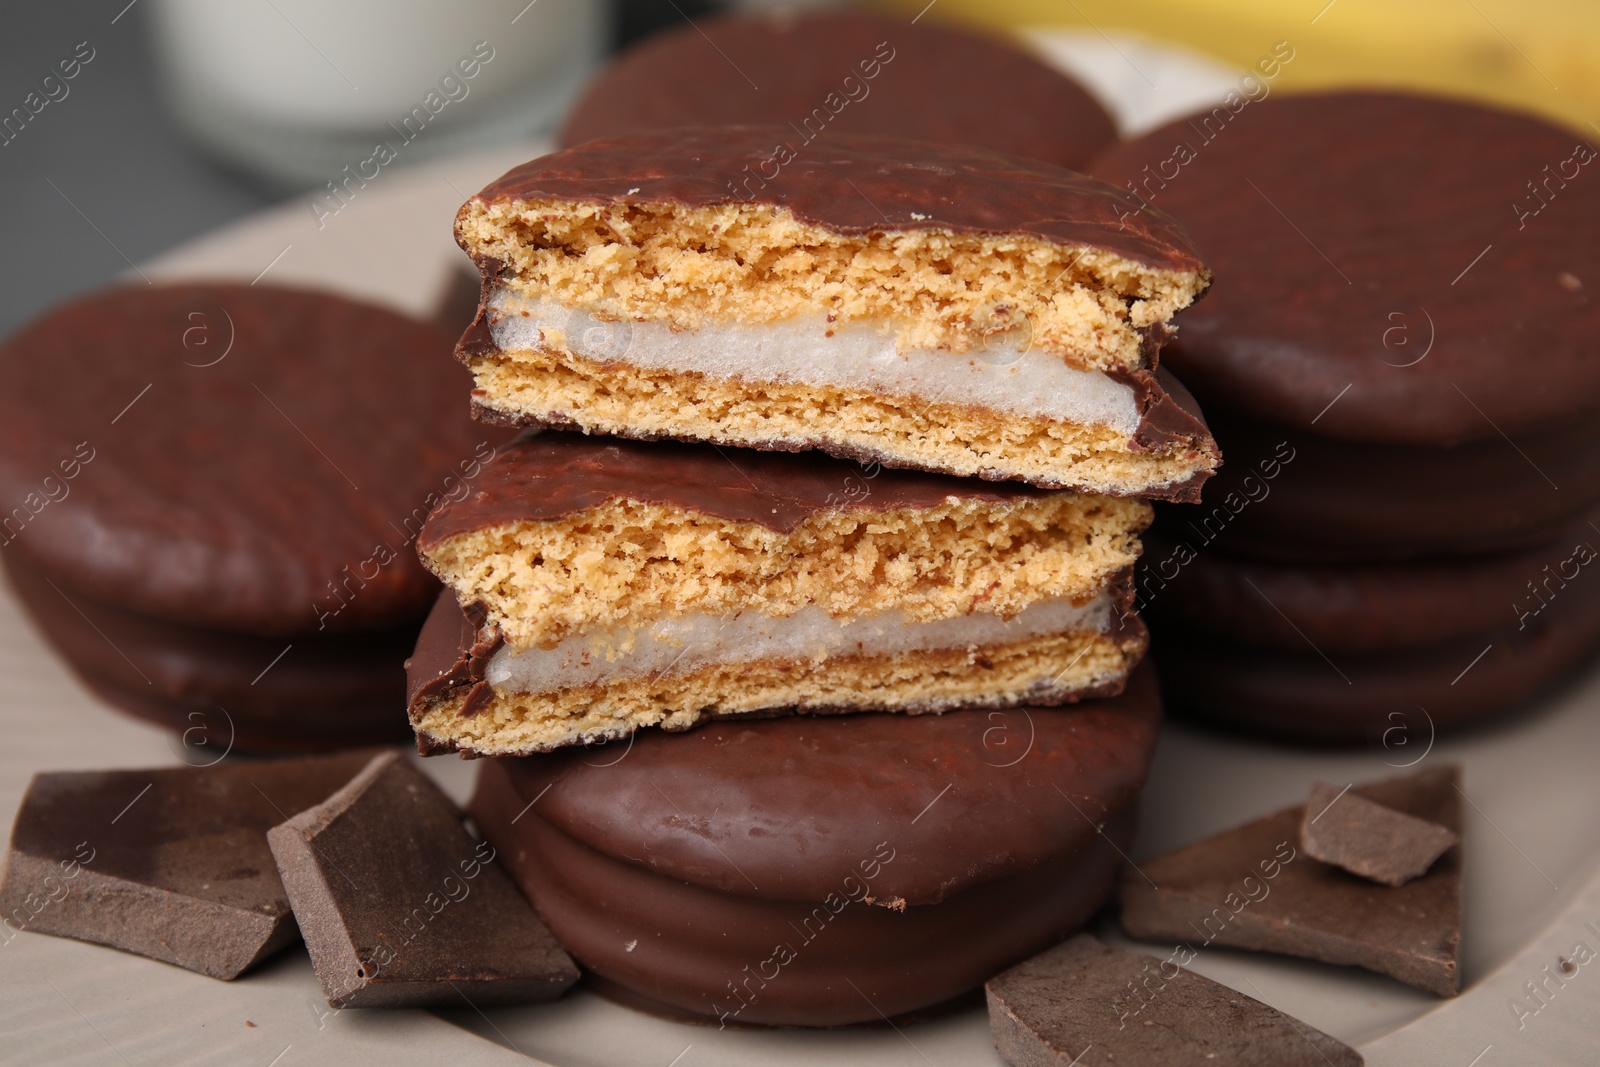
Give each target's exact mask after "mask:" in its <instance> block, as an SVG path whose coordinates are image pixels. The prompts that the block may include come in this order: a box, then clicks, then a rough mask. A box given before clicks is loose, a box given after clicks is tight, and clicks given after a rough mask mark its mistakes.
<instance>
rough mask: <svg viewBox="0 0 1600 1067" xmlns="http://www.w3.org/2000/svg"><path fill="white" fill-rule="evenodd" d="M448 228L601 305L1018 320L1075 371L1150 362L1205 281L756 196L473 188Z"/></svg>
mask: <svg viewBox="0 0 1600 1067" xmlns="http://www.w3.org/2000/svg"><path fill="white" fill-rule="evenodd" d="M456 236H457V239H458V240H459V241H460V243H461V245H462V247H463V248H465V249H466V250H467V251H468V252H469V253H470V254H471V255H472V256H473V258H474V259H476V260H477V261H479V262H480V263H490V262H492V263H494V264H496V265H498V267H499V268H500V270H499V274H498V276H497V284H499V285H501V286H503V287H505V288H507V289H509V290H511V291H513V292H517V293H523V294H528V295H534V296H537V297H539V298H542V299H547V300H555V301H557V302H559V303H561V304H562V305H564V306H566V307H569V308H580V309H583V310H585V311H587V312H590V313H592V314H595V315H598V316H599V317H601V318H607V319H612V320H619V321H625V320H644V319H648V320H653V321H660V322H665V323H668V324H670V325H671V326H672V327H673V328H675V329H679V330H694V329H698V328H700V327H701V326H703V325H705V324H707V323H709V322H718V321H722V322H739V323H771V322H780V321H784V320H787V319H792V318H794V317H795V316H799V315H809V314H815V313H818V312H824V313H826V315H827V316H828V320H829V321H830V322H835V323H838V324H840V325H843V324H846V323H850V322H856V321H868V322H872V323H874V324H881V325H884V326H887V327H889V328H892V330H893V331H894V334H895V338H896V342H897V344H898V345H899V346H900V347H901V348H902V349H944V350H948V351H951V352H957V353H963V352H967V351H970V350H972V349H974V348H979V347H981V346H983V345H984V344H985V343H987V342H988V341H989V340H991V339H993V338H996V337H1001V336H1016V335H1018V334H1019V333H1020V332H1023V331H1026V335H1027V336H1028V337H1029V338H1030V339H1031V344H1032V345H1033V346H1034V347H1036V348H1039V349H1042V350H1044V351H1046V352H1049V353H1051V354H1053V355H1057V356H1059V357H1060V358H1061V359H1062V360H1064V361H1065V362H1067V363H1068V364H1070V365H1072V366H1074V367H1079V368H1082V369H1084V370H1110V369H1114V368H1122V369H1128V370H1132V369H1137V368H1140V367H1142V366H1144V363H1145V360H1144V352H1143V347H1144V342H1143V338H1142V336H1141V334H1140V331H1141V330H1147V329H1149V328H1151V327H1155V326H1159V325H1162V324H1165V323H1166V322H1167V321H1168V320H1169V319H1171V317H1172V315H1173V314H1174V313H1176V312H1177V311H1178V310H1180V309H1182V308H1184V307H1187V306H1188V305H1189V304H1191V303H1193V301H1194V299H1195V297H1196V296H1198V295H1199V293H1200V292H1201V290H1203V289H1204V288H1205V286H1206V284H1207V282H1208V281H1209V277H1208V275H1206V273H1205V272H1204V271H1203V270H1192V269H1190V270H1179V269H1162V268H1159V267H1152V266H1148V265H1145V264H1143V263H1139V262H1136V261H1134V260H1132V259H1128V258H1125V257H1123V256H1120V255H1117V254H1116V253H1114V252H1111V251H1107V250H1105V249H1102V248H1093V247H1074V246H1071V245H1066V244H1060V243H1055V242H1051V241H1046V240H1042V239H1039V238H1034V237H1028V236H1023V235H1017V234H1007V235H992V234H982V233H967V232H949V231H941V230H936V229H912V230H893V229H888V228H886V230H885V231H883V232H873V233H869V234H865V235H851V234H841V233H837V232H834V231H832V230H828V229H825V228H823V227H820V226H816V225H812V224H810V223H807V222H804V221H802V220H800V219H798V218H796V217H795V215H794V214H793V213H792V212H791V211H789V210H788V209H787V208H783V207H780V206H777V205H774V204H762V203H721V204H713V205H710V206H689V205H684V204H660V203H627V202H621V201H618V202H611V203H585V202H578V201H569V200H545V199H522V198H509V199H498V198H497V199H492V200H484V199H481V198H474V199H472V200H470V201H468V202H467V204H466V205H464V206H463V207H462V209H461V212H460V214H459V215H458V216H457V220H456Z"/></svg>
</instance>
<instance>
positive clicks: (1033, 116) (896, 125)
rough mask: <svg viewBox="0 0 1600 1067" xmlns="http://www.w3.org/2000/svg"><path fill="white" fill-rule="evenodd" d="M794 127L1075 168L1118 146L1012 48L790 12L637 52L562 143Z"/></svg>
mask: <svg viewBox="0 0 1600 1067" xmlns="http://www.w3.org/2000/svg"><path fill="white" fill-rule="evenodd" d="M719 55H720V57H721V58H720V59H719V58H718V57H719ZM723 60H726V62H723ZM746 72H748V74H749V76H750V77H752V78H754V79H756V80H757V81H759V83H760V89H759V90H757V89H756V88H754V87H753V85H752V83H751V82H749V81H747V80H745V77H746ZM790 122H792V123H794V124H795V132H796V133H797V135H798V136H799V138H800V139H801V140H803V141H811V140H817V139H820V140H821V143H823V144H826V143H827V142H828V140H830V139H831V138H832V137H834V136H835V135H836V134H840V133H847V134H882V135H887V136H893V137H909V138H915V139H917V140H919V141H934V142H938V143H941V144H965V145H973V146H976V147H980V148H987V149H989V150H991V151H995V152H1001V153H1003V154H1005V155H1013V156H1022V157H1024V158H1028V159H1039V160H1044V161H1046V162H1048V163H1054V164H1056V165H1058V166H1063V167H1072V168H1074V169H1082V167H1083V166H1084V165H1085V164H1086V163H1088V162H1089V160H1090V158H1091V157H1092V156H1093V155H1094V154H1095V153H1096V152H1098V151H1100V150H1101V149H1103V148H1105V147H1106V146H1108V145H1110V144H1111V143H1112V142H1113V141H1115V140H1116V139H1117V129H1116V126H1115V125H1114V124H1113V122H1112V120H1111V116H1110V115H1108V114H1107V113H1106V111H1105V109H1104V108H1103V107H1101V106H1100V104H1099V103H1097V102H1096V101H1095V99H1094V97H1092V96H1090V95H1089V94H1088V93H1087V92H1085V91H1084V90H1083V89H1082V88H1081V87H1080V86H1079V85H1078V84H1077V83H1076V82H1074V81H1073V80H1072V79H1071V78H1068V77H1067V76H1066V75H1064V74H1062V73H1061V72H1060V71H1058V70H1056V69H1054V68H1053V67H1050V66H1047V65H1046V64H1045V63H1043V62H1041V61H1040V60H1038V59H1036V58H1034V57H1033V56H1032V55H1031V54H1030V53H1029V52H1028V51H1026V50H1025V49H1023V48H1021V47H1019V46H1018V44H1016V43H1014V42H1013V41H1012V40H1011V39H1008V38H1002V37H998V36H991V35H989V34H987V33H984V32H981V31H979V30H977V29H975V28H966V27H962V28H957V27H954V26H950V25H941V24H939V23H938V22H936V21H935V20H933V19H925V20H922V21H919V22H912V21H911V20H910V19H908V18H905V17H899V18H896V17H893V16H887V15H879V14H872V13H869V12H861V11H811V12H805V13H798V14H797V13H795V12H788V11H781V12H772V13H767V14H764V15H760V16H754V17H752V16H749V15H743V16H740V15H735V16H730V17H721V18H712V19H699V20H697V21H696V23H695V25H693V26H689V25H681V26H679V27H678V28H677V29H674V30H668V31H666V32H664V33H659V34H656V35H655V36H653V37H650V38H648V39H646V40H645V41H644V43H642V44H639V45H636V46H634V47H633V48H630V49H629V50H628V51H626V52H624V53H623V54H622V55H621V56H618V57H617V58H616V59H614V60H612V61H611V62H610V63H608V64H607V65H606V67H605V68H604V69H603V70H602V71H601V73H600V75H599V76H598V77H597V78H596V79H595V80H594V81H593V82H592V83H590V85H589V87H588V88H587V89H586V90H585V91H584V94H583V96H582V98H580V99H579V101H578V102H577V104H576V105H574V106H573V109H572V111H571V113H570V114H569V115H568V117H567V121H566V124H565V125H564V126H563V127H562V130H561V135H560V143H561V144H563V145H574V144H581V143H583V142H584V141H592V140H596V139H599V138H605V139H610V138H614V137H619V136H623V135H626V134H632V133H639V132H642V131H644V130H655V129H666V128H669V127H673V126H704V125H725V124H731V125H750V124H768V123H775V124H778V125H784V124H787V123H790Z"/></svg>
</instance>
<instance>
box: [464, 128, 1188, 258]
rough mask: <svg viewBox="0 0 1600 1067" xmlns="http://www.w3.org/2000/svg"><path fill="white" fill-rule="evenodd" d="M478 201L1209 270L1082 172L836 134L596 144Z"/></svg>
mask: <svg viewBox="0 0 1600 1067" xmlns="http://www.w3.org/2000/svg"><path fill="white" fill-rule="evenodd" d="M775 153H776V155H775ZM791 154H792V156H793V158H792V159H790V160H789V161H788V162H787V163H784V162H782V160H783V159H784V158H785V157H786V156H789V155H791ZM763 170H765V171H766V172H767V174H769V175H773V174H775V177H765V176H763V174H762V171H763ZM473 200H477V201H483V202H486V203H493V202H496V201H515V200H571V201H578V202H581V203H587V204H613V203H633V204H664V205H671V206H676V207H686V208H700V207H710V206H713V205H720V204H729V203H740V202H745V203H755V204H773V205H776V206H778V207H782V208H787V209H788V210H789V211H791V212H792V213H793V214H794V215H795V216H796V217H797V218H799V219H801V220H802V221H805V222H808V223H811V224H813V225H815V226H820V227H822V228H824V229H827V230H831V231H833V232H835V233H841V234H846V235H859V234H867V233H874V232H876V233H883V232H904V231H915V230H937V231H946V232H956V233H979V234H1017V235H1025V236H1031V237H1037V238H1039V239H1041V240H1045V241H1051V242H1057V243H1060V244H1065V245H1070V246H1086V247H1090V248H1098V249H1103V250H1105V251H1107V252H1111V253H1114V254H1116V255H1119V256H1123V257H1124V258H1127V259H1131V260H1134V261H1135V262H1138V263H1142V264H1144V265H1146V266H1149V267H1153V268H1157V269H1161V270H1170V271H1183V272H1206V271H1207V268H1206V266H1205V265H1204V264H1203V263H1202V262H1201V261H1200V257H1199V253H1197V252H1196V251H1195V248H1194V245H1193V244H1192V243H1191V242H1190V240H1189V237H1188V235H1187V234H1186V233H1185V232H1184V230H1183V228H1182V227H1181V226H1179V225H1178V224H1177V223H1176V222H1174V221H1173V220H1172V219H1171V218H1169V217H1168V216H1166V215H1165V214H1162V213H1161V212H1159V211H1154V210H1144V211H1138V208H1139V204H1138V202H1137V201H1136V200H1134V199H1133V198H1132V197H1131V196H1129V195H1128V194H1127V193H1125V192H1122V191H1119V190H1118V189H1116V188H1115V187H1113V186H1110V185H1107V184H1106V183H1105V182H1100V181H1096V180H1094V179H1093V178H1086V177H1084V176H1083V175H1081V174H1078V173H1076V172H1074V171H1070V170H1066V169H1064V168H1061V167H1054V166H1050V165H1049V164H1046V163H1036V162H1029V161H1026V160H1018V159H1010V158H1007V157H1005V156H1001V155H996V154H994V153H992V152H987V151H984V150H983V149H979V148H967V147H962V146H954V145H935V144H930V143H927V142H924V141H906V140H897V139H893V138H887V137H855V136H850V135H846V134H839V135H837V136H835V135H832V134H830V135H829V136H828V137H827V138H826V140H825V141H824V140H818V141H815V142H813V143H811V144H806V143H805V140H804V138H803V137H800V136H799V135H797V134H796V133H795V131H794V130H793V129H792V128H789V127H786V126H705V127H699V126H696V127H682V128H678V129H671V130H657V131H650V132H646V133H639V134H633V135H631V136H627V137H618V138H613V139H610V140H604V141H591V142H590V143H588V144H584V145H579V146H577V147H575V148H565V149H562V150H561V151H558V152H552V153H551V154H549V155H546V156H541V157H539V158H538V159H535V160H532V161H530V162H527V163H524V164H522V165H521V166H519V167H515V168H513V169H512V170H510V171H508V172H507V173H506V174H504V175H502V176H501V177H500V178H498V179H496V180H495V181H493V182H490V183H489V185H488V186H487V187H486V188H484V190H483V191H482V192H480V193H478V194H477V196H475V197H473ZM467 206H470V202H469V204H468V205H467ZM465 210H466V208H465V207H464V208H463V211H465ZM1136 212H1137V213H1136Z"/></svg>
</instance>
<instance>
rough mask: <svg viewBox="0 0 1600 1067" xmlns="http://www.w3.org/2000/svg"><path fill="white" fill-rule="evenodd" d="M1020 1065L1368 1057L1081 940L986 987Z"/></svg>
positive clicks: (1007, 1048) (1182, 1064)
mask: <svg viewBox="0 0 1600 1067" xmlns="http://www.w3.org/2000/svg"><path fill="white" fill-rule="evenodd" d="M984 990H985V992H986V993H987V994H988V999H989V1025H990V1027H991V1029H992V1030H993V1031H994V1045H995V1048H996V1050H998V1051H999V1053H1000V1055H1001V1056H1002V1057H1003V1058H1004V1059H1005V1061H1006V1062H1007V1063H1011V1064H1015V1065H1016V1067H1078V1065H1080V1064H1081V1065H1083V1067H1089V1065H1091V1064H1110V1063H1115V1064H1121V1065H1125V1067H1139V1065H1142V1064H1160V1065H1161V1067H1213V1065H1216V1064H1233V1065H1238V1067H1361V1064H1362V1063H1363V1062H1365V1061H1363V1060H1362V1058H1361V1054H1360V1053H1358V1052H1356V1050H1355V1049H1353V1048H1350V1047H1349V1046H1348V1045H1345V1044H1344V1043H1342V1042H1340V1041H1338V1040H1337V1039H1335V1038H1332V1037H1329V1036H1328V1035H1327V1034H1325V1033H1323V1032H1322V1031H1321V1030H1317V1029H1314V1028H1312V1027H1310V1026H1307V1025H1306V1024H1305V1023H1303V1022H1300V1021H1298V1020H1296V1019H1295V1018H1293V1017H1292V1016H1289V1015H1285V1014H1284V1013H1283V1012H1281V1011H1278V1010H1277V1009H1276V1008H1273V1007H1269V1006H1268V1005H1266V1004H1263V1003H1261V1002H1260V1001H1259V1000H1255V999H1253V998H1251V997H1247V996H1245V995H1244V994H1243V993H1240V992H1238V991H1237V990H1234V989H1229V988H1228V987H1227V986H1225V985H1221V984H1219V983H1217V982H1213V981H1212V980H1211V979H1209V978H1203V977H1201V976H1200V975H1198V974H1195V973H1194V972H1192V971H1186V970H1184V969H1183V968H1181V967H1179V966H1178V965H1177V964H1175V963H1173V962H1171V961H1170V960H1167V961H1163V960H1159V959H1157V958H1156V957H1154V956H1137V955H1134V954H1133V953H1131V952H1124V951H1123V950H1122V949H1119V948H1113V947H1112V946H1110V945H1105V944H1101V943H1100V942H1099V941H1096V940H1095V939H1094V938H1093V937H1091V936H1089V935H1088V934H1079V935H1078V936H1077V937H1074V938H1072V939H1071V940H1069V941H1067V942H1065V943H1063V944H1060V945H1057V946H1056V947H1055V948H1053V949H1051V950H1050V951H1048V952H1045V953H1042V954H1040V955H1038V956H1035V957H1034V958H1033V959H1031V960H1028V961H1027V962H1026V963H1019V964H1018V965H1017V966H1015V967H1013V968H1011V969H1010V970H1009V971H1006V972H1005V973H1004V974H1001V975H999V976H998V977H995V978H991V979H990V980H989V981H988V983H987V984H985V986H984Z"/></svg>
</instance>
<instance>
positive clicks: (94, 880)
mask: <svg viewBox="0 0 1600 1067" xmlns="http://www.w3.org/2000/svg"><path fill="white" fill-rule="evenodd" d="M371 755H372V752H371V750H368V751H366V752H347V753H341V754H339V755H336V756H316V757H308V758H305V759H288V760H270V761H263V762H251V761H245V760H238V759H235V760H230V761H228V762H226V763H219V764H217V765H215V766H211V767H163V768H160V769H157V770H133V771H71V772H56V773H48V774H37V775H35V776H34V778H33V781H32V782H30V783H29V785H28V792H27V795H26V796H24V797H23V800H22V806H21V808H20V809H19V810H18V812H17V819H16V823H15V825H14V826H13V827H12V831H11V850H10V855H9V858H8V859H7V862H6V873H5V881H4V884H3V885H0V911H3V916H0V923H3V924H4V927H5V932H4V937H5V938H6V940H9V939H10V938H11V937H12V936H13V935H14V932H15V931H17V930H32V931H35V932H38V933H45V934H55V935H57V936H60V937H73V938H77V939H78V940H80V941H93V942H95V943H97V944H102V945H110V946H112V947H113V948H120V949H124V950H126V951H128V952H137V953H139V954H140V955H142V956H149V957H151V958H152V959H158V960H162V961H164V962H166V963H173V964H177V965H178V966H179V967H185V968H188V969H189V970H191V971H198V972H200V973H201V974H206V975H210V976H211V977H212V978H223V979H227V978H234V977H236V976H238V975H239V974H240V973H241V972H243V971H245V970H247V969H249V968H250V967H251V966H253V965H254V964H256V963H258V962H259V961H261V960H263V959H265V958H266V957H268V956H270V955H272V954H273V953H274V952H277V951H278V950H279V949H281V948H284V947H285V946H287V945H289V944H291V943H293V942H294V940H295V936H296V934H295V921H294V916H293V914H292V913H291V912H290V909H289V898H288V896H287V895H286V894H285V893H284V888H283V884H282V882H280V881H279V879H278V871H277V868H276V867H275V866H274V865H273V862H272V853H271V852H270V851H269V850H268V848H267V838H266V833H267V831H268V830H269V829H271V828H272V827H273V826H274V825H276V824H277V823H279V822H281V821H282V820H283V819H284V818H285V817H286V813H292V812H295V811H299V810H301V809H302V808H305V807H307V806H309V805H312V804H316V803H319V802H320V801H322V800H323V799H324V798H326V797H327V796H328V795H329V794H331V793H332V792H333V791H334V790H336V789H338V788H339V787H340V786H341V785H343V784H344V783H345V782H346V781H348V780H349V779H350V776H351V775H353V774H355V773H356V772H357V771H359V770H360V769H361V767H362V766H363V765H364V764H365V763H366V762H367V760H368V759H370V758H371Z"/></svg>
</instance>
